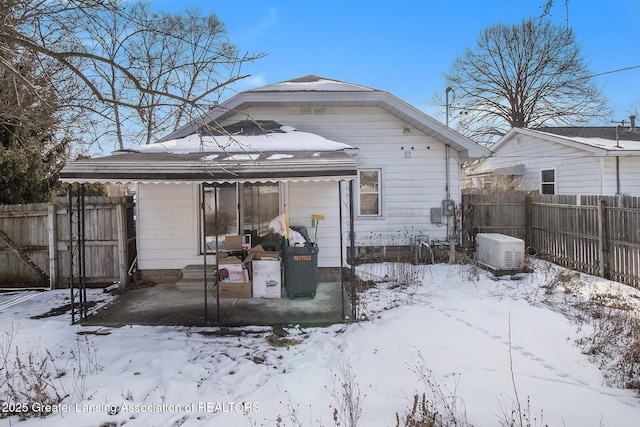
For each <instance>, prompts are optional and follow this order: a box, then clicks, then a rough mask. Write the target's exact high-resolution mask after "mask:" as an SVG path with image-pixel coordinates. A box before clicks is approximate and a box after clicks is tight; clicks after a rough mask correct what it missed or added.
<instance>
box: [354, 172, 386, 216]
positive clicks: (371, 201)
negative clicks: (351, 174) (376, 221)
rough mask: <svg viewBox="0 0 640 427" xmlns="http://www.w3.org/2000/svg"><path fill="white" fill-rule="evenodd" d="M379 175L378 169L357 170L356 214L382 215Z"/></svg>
mask: <svg viewBox="0 0 640 427" xmlns="http://www.w3.org/2000/svg"><path fill="white" fill-rule="evenodd" d="M381 175H382V174H381V172H380V169H361V170H359V171H358V201H359V204H358V206H359V209H358V215H360V216H380V215H382V205H381V203H382V197H381V193H380V192H381V188H382V186H381Z"/></svg>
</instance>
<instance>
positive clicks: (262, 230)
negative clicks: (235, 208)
mask: <svg viewBox="0 0 640 427" xmlns="http://www.w3.org/2000/svg"><path fill="white" fill-rule="evenodd" d="M279 214H280V186H279V185H278V184H277V183H255V184H248V183H247V184H244V185H243V188H242V230H243V234H251V242H252V244H253V245H256V244H258V243H263V242H265V239H267V238H268V237H269V235H271V234H272V231H271V229H270V228H269V223H270V222H271V220H272V219H273V218H275V217H277V216H278V215H279Z"/></svg>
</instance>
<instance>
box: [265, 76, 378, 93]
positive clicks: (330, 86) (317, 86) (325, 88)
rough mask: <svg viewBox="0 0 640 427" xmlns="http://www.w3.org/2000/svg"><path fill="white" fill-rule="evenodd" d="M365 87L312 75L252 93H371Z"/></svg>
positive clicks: (369, 89)
mask: <svg viewBox="0 0 640 427" xmlns="http://www.w3.org/2000/svg"><path fill="white" fill-rule="evenodd" d="M374 90H375V89H371V88H369V87H366V86H360V85H356V84H353V83H347V82H341V81H339V80H333V79H327V78H324V77H319V76H316V75H313V74H310V75H308V76H304V77H299V78H297V79H293V80H287V81H284V82H280V83H275V84H272V85H268V86H263V87H259V88H257V89H253V90H252V91H253V92H271V91H276V92H279V91H318V92H372V91H374Z"/></svg>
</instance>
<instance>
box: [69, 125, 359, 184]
mask: <svg viewBox="0 0 640 427" xmlns="http://www.w3.org/2000/svg"><path fill="white" fill-rule="evenodd" d="M236 126H237V124H236ZM245 133H246V132H245ZM353 151H355V150H354V149H353V147H351V146H350V145H348V144H343V143H340V142H336V141H331V140H328V139H326V138H323V137H321V136H319V135H315V134H312V133H307V132H300V131H297V130H296V129H294V128H291V127H287V126H281V127H280V128H279V129H276V131H268V132H262V133H258V134H242V133H240V132H239V133H237V134H233V135H231V136H230V135H226V134H224V135H189V136H187V137H185V138H180V139H175V140H169V141H165V142H161V143H156V144H150V145H144V146H139V147H134V148H131V149H127V150H122V151H118V152H116V153H114V154H113V155H111V156H106V157H99V158H95V159H84V160H77V161H74V162H71V163H69V164H67V165H66V166H65V167H64V168H63V169H62V171H61V173H60V178H61V180H62V181H64V182H85V183H94V182H101V183H106V182H113V183H130V182H208V183H214V182H217V183H223V182H275V181H323V180H331V181H336V180H352V179H355V177H356V162H355V160H354V158H353Z"/></svg>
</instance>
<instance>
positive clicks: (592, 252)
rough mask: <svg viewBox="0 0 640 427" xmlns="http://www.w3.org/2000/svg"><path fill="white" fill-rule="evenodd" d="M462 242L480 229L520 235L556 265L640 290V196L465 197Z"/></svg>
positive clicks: (468, 242) (471, 242)
mask: <svg viewBox="0 0 640 427" xmlns="http://www.w3.org/2000/svg"><path fill="white" fill-rule="evenodd" d="M462 209H463V244H465V245H467V246H473V245H474V238H475V235H476V234H477V233H502V234H507V235H510V236H514V237H518V238H521V239H523V240H524V241H525V242H526V245H527V247H528V248H530V249H531V250H532V251H535V252H536V253H538V254H539V255H540V256H541V257H544V258H547V259H549V260H551V261H553V262H555V263H557V264H560V265H563V266H566V267H569V268H572V269H575V270H578V271H583V272H586V273H589V274H595V275H599V276H601V277H606V278H610V279H612V280H615V281H618V282H621V283H625V284H628V285H631V286H634V287H636V288H640V198H638V197H628V196H620V197H617V196H549V195H533V196H527V195H523V194H503V195H465V196H463V203H462Z"/></svg>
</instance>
